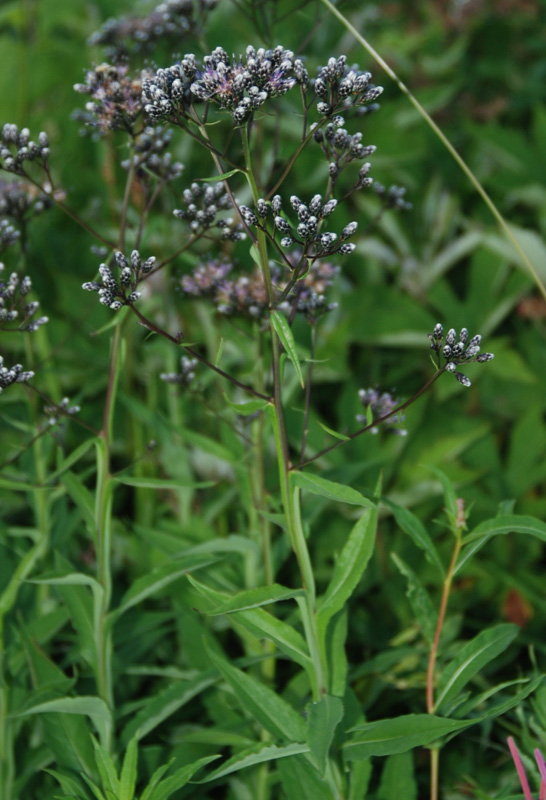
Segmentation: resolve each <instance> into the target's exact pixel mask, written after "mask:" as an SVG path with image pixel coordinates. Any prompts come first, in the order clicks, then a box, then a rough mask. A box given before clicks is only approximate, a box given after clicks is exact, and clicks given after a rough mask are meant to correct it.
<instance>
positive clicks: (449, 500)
mask: <svg viewBox="0 0 546 800" xmlns="http://www.w3.org/2000/svg"><path fill="white" fill-rule="evenodd" d="M427 468H428V469H429V470H430V471H431V472H434V474H435V475H437V476H438V478H439V479H440V482H441V484H442V487H443V490H444V499H445V504H446V505H445V511H446V514H447V518H448V520H449V524H450V527H451V528H452V529H455V527H456V526H457V518H458V511H457V495H456V493H455V489H454V488H453V484H452V483H451V481H450V480H449V478H448V477H447V475H446V474H445V473H443V472H442V470H440V469H438V467H433V466H431V465H430V464H429V465H428V467H427Z"/></svg>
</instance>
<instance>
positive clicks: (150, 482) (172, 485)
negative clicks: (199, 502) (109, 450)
mask: <svg viewBox="0 0 546 800" xmlns="http://www.w3.org/2000/svg"><path fill="white" fill-rule="evenodd" d="M112 480H113V481H115V482H116V483H123V484H124V485H125V486H138V487H140V488H142V489H207V488H208V487H209V486H215V482H214V481H183V480H166V479H164V478H145V477H142V478H138V477H132V476H130V475H118V476H116V477H114V478H112Z"/></svg>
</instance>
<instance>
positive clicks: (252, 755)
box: [197, 743, 309, 783]
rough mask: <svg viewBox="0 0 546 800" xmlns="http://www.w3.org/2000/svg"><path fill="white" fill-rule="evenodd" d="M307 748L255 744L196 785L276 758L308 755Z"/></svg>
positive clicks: (306, 746) (305, 746) (301, 746)
mask: <svg viewBox="0 0 546 800" xmlns="http://www.w3.org/2000/svg"><path fill="white" fill-rule="evenodd" d="M308 752H309V746H308V745H306V744H287V745H285V746H284V747H277V745H275V744H270V745H264V744H263V743H261V744H257V745H255V746H254V747H249V748H248V749H247V750H243V751H242V752H241V753H237V755H236V756H233V757H232V758H229V759H228V760H227V761H225V762H224V763H223V764H222V766H221V767H218V768H217V769H215V770H214V772H211V774H210V775H207V777H206V778H204V779H203V780H201V781H197V783H209V782H210V781H214V780H217V779H218V778H223V777H224V776H225V775H231V774H232V773H233V772H239V770H241V769H245V768H246V767H253V766H255V765H256V764H263V763H264V762H266V761H274V760H276V759H278V758H287V757H288V756H295V755H299V754H300V753H308Z"/></svg>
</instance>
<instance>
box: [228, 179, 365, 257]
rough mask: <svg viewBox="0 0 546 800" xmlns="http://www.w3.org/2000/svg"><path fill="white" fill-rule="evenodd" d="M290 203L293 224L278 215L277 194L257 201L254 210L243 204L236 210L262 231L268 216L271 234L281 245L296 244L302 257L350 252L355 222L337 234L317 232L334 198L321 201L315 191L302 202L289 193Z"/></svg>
mask: <svg viewBox="0 0 546 800" xmlns="http://www.w3.org/2000/svg"><path fill="white" fill-rule="evenodd" d="M290 205H291V206H292V210H293V211H294V212H295V214H296V216H297V218H298V222H297V223H290V222H289V221H288V220H287V219H286V217H285V216H283V215H282V211H283V199H282V197H281V195H279V194H277V195H275V196H274V197H273V199H272V201H271V203H266V202H265V200H258V203H257V206H256V212H254V211H253V210H252V209H250V208H249V207H248V206H245V205H242V206H240V211H241V214H242V216H243V219H244V220H245V222H246V223H247V225H255V226H256V227H259V228H261V229H262V230H264V231H267V226H266V221H267V218H268V217H269V218H270V219H272V223H273V224H272V227H273V231H272V233H271V236H272V237H273V238H277V236H278V235H280V236H281V239H280V245H281V247H284V248H290V247H293V246H294V245H297V246H298V247H299V248H301V250H302V252H303V255H304V257H305V258H311V259H314V258H318V257H322V256H330V255H333V254H334V253H338V254H339V255H344V256H345V255H349V254H350V253H352V252H353V250H354V249H355V247H356V245H354V244H353V243H351V242H349V241H348V239H350V238H351V236H353V235H354V234H355V233H356V229H357V227H358V223H357V222H349V224H348V225H346V226H345V227H344V228H343V230H342V231H341V232H340V233H339V234H337V233H333V232H332V231H325V232H323V231H321V225H322V222H323V220H325V219H326V218H327V217H329V216H330V214H331V213H332V212H333V211H334V210H335V208H336V206H337V200H335V199H331V200H327V201H323V199H322V195H320V194H316V195H314V196H313V197H312V198H311V200H310V201H309V202H308V203H304V202H303V201H302V200H300V198H299V197H297V196H296V195H292V196H291V197H290Z"/></svg>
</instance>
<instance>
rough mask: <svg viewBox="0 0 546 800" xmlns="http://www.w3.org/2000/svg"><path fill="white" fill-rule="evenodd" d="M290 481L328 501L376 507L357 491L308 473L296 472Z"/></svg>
mask: <svg viewBox="0 0 546 800" xmlns="http://www.w3.org/2000/svg"><path fill="white" fill-rule="evenodd" d="M290 480H291V482H292V485H293V486H299V488H300V489H304V490H305V491H306V492H311V494H318V495H319V496H320V497H325V498H327V499H328V500H337V501H339V502H340V503H349V504H350V505H353V506H365V507H368V508H374V507H375V504H374V503H373V502H372V501H371V500H368V498H367V497H364V495H363V494H360V492H357V490H356V489H352V488H351V487H350V486H344V485H343V484H342V483H335V481H329V480H327V479H326V478H320V477H319V476H318V475H309V474H307V473H306V472H297V471H296V470H294V471H293V472H291V473H290Z"/></svg>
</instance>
